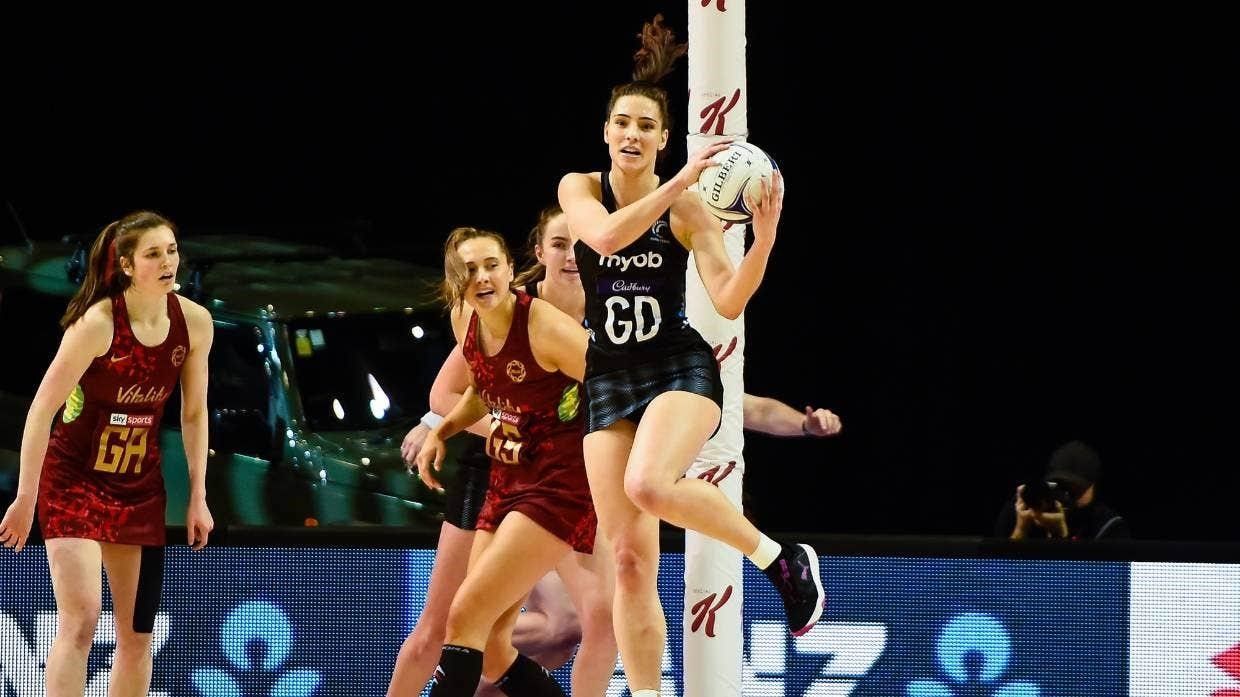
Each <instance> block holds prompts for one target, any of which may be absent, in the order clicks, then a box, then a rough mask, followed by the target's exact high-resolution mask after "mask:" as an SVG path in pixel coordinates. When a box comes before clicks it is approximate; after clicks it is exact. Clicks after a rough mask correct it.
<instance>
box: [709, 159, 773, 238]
mask: <svg viewBox="0 0 1240 697" xmlns="http://www.w3.org/2000/svg"><path fill="white" fill-rule="evenodd" d="M711 159H712V160H714V162H715V164H713V165H711V166H710V167H707V168H706V169H704V170H702V173H701V174H700V175H698V194H699V195H701V197H702V202H703V203H705V204H706V208H707V210H709V211H710V212H711V213H713V214H714V215H715V217H716V218H719V219H720V220H726V221H729V222H733V223H748V222H749V221H751V220H753V211H752V210H751V209H750V207H749V201H750V200H756V199H757V198H758V197H760V196H761V195H762V180H763V179H765V180H766V182H767V186H770V185H771V180H772V175H773V174H774V172H775V170H776V169H778V167H776V166H775V162H774V161H773V160H771V158H770V157H768V156H767V154H766V153H764V152H762V150H760V149H759V148H757V147H755V146H754V145H752V144H750V143H732V144H731V145H729V146H728V147H727V149H726V150H723V151H721V152H719V153H716V154H715V156H714V157H712V158H711Z"/></svg>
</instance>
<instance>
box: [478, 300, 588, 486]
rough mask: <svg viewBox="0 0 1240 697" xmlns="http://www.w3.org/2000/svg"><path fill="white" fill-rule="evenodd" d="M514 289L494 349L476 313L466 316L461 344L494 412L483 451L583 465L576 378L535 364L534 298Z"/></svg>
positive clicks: (501, 457)
mask: <svg viewBox="0 0 1240 697" xmlns="http://www.w3.org/2000/svg"><path fill="white" fill-rule="evenodd" d="M513 295H515V296H516V299H517V301H516V307H515V308H514V310H513V316H512V327H511V328H510V329H509V330H508V337H507V338H506V339H505V340H504V345H503V347H501V348H500V350H499V352H498V353H496V354H495V355H494V356H487V355H485V354H484V353H483V351H482V347H481V345H480V344H479V340H478V332H479V320H478V315H477V313H474V315H473V316H472V317H470V319H469V329H468V330H467V331H466V333H465V340H464V341H463V342H462V344H461V352H462V353H463V354H464V355H465V361H466V362H467V363H468V364H469V370H470V372H471V373H472V374H473V377H474V385H475V386H476V388H477V390H478V396H479V397H481V398H482V401H483V402H484V403H485V404H486V405H487V408H488V409H489V410H490V411H491V416H492V417H493V418H492V421H491V432H490V434H489V436H488V437H487V439H486V452H487V455H488V456H490V457H491V459H492V460H495V461H497V462H499V463H501V464H505V465H528V464H533V463H539V464H542V463H544V462H545V461H547V460H548V459H552V460H555V461H562V462H564V463H565V464H571V465H572V466H578V465H579V466H581V467H584V466H585V464H584V461H583V459H582V454H581V423H582V422H581V409H580V408H579V407H580V403H579V399H578V393H577V382H576V381H575V380H573V379H572V378H570V377H568V376H566V375H564V374H563V373H560V372H547V371H546V370H543V368H542V366H540V365H538V361H536V360H535V359H534V353H533V350H532V349H531V348H530V337H529V314H530V305H531V304H532V303H533V298H532V297H530V295H529V294H528V293H524V292H521V291H514V292H513Z"/></svg>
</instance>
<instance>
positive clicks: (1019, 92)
mask: <svg viewBox="0 0 1240 697" xmlns="http://www.w3.org/2000/svg"><path fill="white" fill-rule="evenodd" d="M807 5H814V6H815V7H812V8H810V9H811V10H813V11H814V12H816V13H819V14H822V17H821V18H820V19H811V18H809V17H807V16H806V15H805V14H804V12H805V11H806V10H805V9H803V6H802V5H801V4H800V3H792V2H787V3H784V2H756V1H753V0H751V2H750V3H749V12H748V15H749V16H748V37H749V59H748V70H749V87H750V102H749V109H750V111H749V126H750V138H751V140H752V141H753V142H754V143H756V144H758V145H759V146H761V147H763V148H765V149H766V150H768V151H769V152H771V153H772V154H773V155H774V156H775V157H776V159H777V160H778V161H779V163H780V165H781V167H782V168H783V170H784V171H785V173H786V175H787V179H788V187H789V194H788V198H787V200H786V205H785V210H784V217H783V222H782V223H781V228H780V229H781V233H780V238H779V242H778V244H777V247H776V251H775V254H774V256H773V259H772V262H771V265H770V267H769V270H768V272H767V277H766V282H765V284H764V286H763V288H762V289H761V291H760V292H759V293H758V295H757V296H756V297H755V298H754V300H753V301H752V302H751V303H750V305H749V312H748V341H749V349H748V355H747V364H748V366H749V368H748V371H747V379H748V385H747V387H748V390H749V391H750V392H752V393H756V394H765V395H772V396H776V397H779V398H781V399H783V400H785V401H788V402H790V403H791V404H793V405H795V406H802V405H804V404H813V405H815V406H826V407H828V408H831V409H832V410H834V411H836V412H837V413H838V414H840V416H841V417H842V419H843V421H844V424H845V426H844V434H843V435H842V436H841V437H839V438H838V439H836V440H833V441H814V442H807V441H802V440H776V439H771V438H765V437H761V436H751V437H750V439H749V441H748V446H747V460H748V462H749V476H748V478H747V479H748V484H747V486H748V489H749V492H750V494H751V495H752V498H753V508H754V511H755V513H756V514H757V516H758V517H759V520H760V522H762V523H763V524H765V525H767V526H769V527H771V528H776V529H803V530H817V531H824V532H891V533H918V534H930V533H964V534H982V533H987V532H989V530H990V528H991V525H992V522H993V520H994V517H995V515H996V513H997V512H998V510H999V508H1000V506H1002V505H1003V504H1004V502H1005V501H1006V500H1007V498H1008V497H1009V496H1010V494H1011V492H1012V489H1013V488H1014V486H1015V485H1016V483H1017V482H1018V481H1020V480H1022V479H1023V478H1025V477H1028V476H1032V475H1034V474H1036V473H1037V472H1039V471H1040V469H1041V467H1042V466H1043V465H1044V463H1045V461H1046V458H1047V456H1048V454H1049V453H1050V451H1051V450H1052V449H1053V448H1054V447H1055V446H1056V445H1058V444H1059V443H1061V442H1063V441H1065V440H1068V439H1070V438H1081V439H1084V440H1085V441H1087V442H1089V443H1091V444H1093V445H1095V446H1096V447H1097V448H1098V449H1099V450H1100V451H1101V453H1102V458H1103V462H1104V472H1105V474H1104V481H1103V485H1102V488H1101V497H1102V498H1103V499H1104V500H1106V501H1108V502H1110V503H1111V504H1112V505H1114V506H1115V507H1116V508H1118V509H1119V510H1120V511H1121V512H1122V513H1125V514H1126V515H1127V516H1128V518H1129V519H1130V520H1131V522H1132V526H1133V528H1134V531H1135V533H1136V535H1137V536H1139V537H1144V538H1164V539H1174V538H1185V539H1189V538H1195V539H1230V538H1235V537H1236V536H1237V533H1238V532H1240V525H1238V524H1237V522H1236V516H1235V514H1234V513H1233V511H1234V509H1235V506H1234V504H1233V498H1234V496H1235V492H1236V484H1237V481H1238V480H1240V476H1238V475H1237V473H1236V470H1237V464H1240V463H1238V461H1237V449H1236V444H1235V438H1234V437H1233V434H1234V433H1235V431H1236V428H1235V426H1234V423H1235V421H1236V417H1237V414H1238V410H1237V408H1236V405H1235V401H1234V400H1235V396H1236V391H1237V387H1238V386H1240V381H1238V380H1237V368H1236V357H1237V355H1238V352H1237V348H1238V347H1237V342H1236V340H1235V339H1233V338H1232V336H1233V334H1234V332H1233V328H1232V326H1231V325H1232V323H1233V322H1234V320H1235V318H1236V317H1237V280H1236V279H1237V275H1236V272H1235V268H1234V267H1235V259H1236V257H1235V255H1234V253H1232V252H1231V249H1232V248H1233V246H1234V245H1233V243H1232V241H1231V239H1230V238H1231V237H1233V236H1234V235H1235V232H1236V230H1237V229H1238V228H1237V221H1236V216H1235V215H1234V208H1235V202H1236V192H1237V184H1240V181H1238V180H1240V177H1238V176H1237V162H1238V160H1237V157H1236V155H1237V148H1236V147H1235V146H1236V135H1235V133H1236V128H1237V124H1240V108H1238V107H1240V103H1238V102H1240V98H1238V96H1237V87H1238V86H1240V85H1238V84H1237V75H1240V72H1238V71H1240V59H1238V53H1237V48H1236V44H1235V40H1234V37H1233V36H1230V35H1228V34H1227V33H1226V32H1225V31H1224V29H1223V26H1224V25H1225V23H1224V22H1223V21H1222V19H1221V18H1220V17H1206V16H1200V17H1192V18H1188V17H1168V16H1152V15H1151V16H1146V17H1140V16H1134V15H1133V14H1132V13H1131V10H1125V12H1126V13H1127V14H1125V15H1124V16H1122V17H1120V16H1105V15H1103V14H1102V12H1099V16H1097V17H1084V16H1082V15H1081V14H1079V11H1077V10H1073V11H1072V12H1070V13H1069V12H1067V11H1066V10H1063V11H1062V12H1063V13H1062V14H1046V15H1041V16H1021V17H1011V18H999V17H994V16H977V15H965V14H962V15H960V16H946V15H943V14H935V15H924V16H916V17H913V16H897V15H895V14H894V13H892V14H891V15H889V16H884V15H883V14H881V11H876V12H875V14H874V15H873V16H867V17H862V16H856V15H850V14H846V13H844V12H842V11H840V10H838V9H835V10H833V9H831V8H830V7H825V8H824V7H818V4H817V3H809V4H807ZM657 10H662V11H664V12H665V13H666V14H667V16H668V23H669V24H670V25H671V26H672V27H674V28H677V29H680V30H681V33H682V35H683V30H684V29H685V27H686V20H685V14H686V7H685V4H684V2H683V1H682V0H674V1H672V2H665V3H662V4H660V3H652V2H625V3H596V2H589V3H587V2H576V3H567V2H565V3H532V4H531V5H530V8H528V9H527V10H526V11H525V12H524V13H522V8H519V7H515V6H504V9H502V10H496V9H495V8H494V7H493V6H491V5H490V4H487V3H481V4H477V3H455V4H453V5H452V6H450V7H443V8H438V9H437V10H436V12H435V14H436V17H432V16H431V15H430V14H429V13H427V14H424V15H422V16H413V17H404V18H403V19H400V20H398V19H396V18H395V17H385V16H378V15H375V16H368V17H361V16H339V15H338V14H323V15H320V16H295V17H294V16H288V17H282V18H280V19H278V20H276V19H273V20H262V21H260V20H257V19H254V18H251V17H229V18H214V19H211V18H202V17H186V18H183V19H180V20H176V21H175V22H174V23H170V24H167V25H162V26H159V27H157V28H153V29H148V28H146V27H138V26H136V25H133V26H116V27H113V26H107V27H101V26H99V25H95V24H93V23H91V22H90V21H81V22H76V23H75V26H77V27H79V28H76V29H72V28H66V27H65V26H57V27H56V28H55V29H54V30H52V29H49V28H48V27H45V26H27V25H24V24H23V23H21V22H12V23H8V26H6V27H5V28H4V29H2V30H0V34H3V35H4V36H3V37H0V38H3V39H5V40H4V42H3V46H4V48H3V49H0V51H3V54H0V57H3V59H4V66H5V67H4V68H3V73H2V75H3V80H4V84H3V92H2V93H0V105H3V108H2V111H3V113H2V114H0V124H3V128H4V132H5V137H4V139H3V147H2V150H0V172H2V175H0V176H2V178H0V182H2V183H3V187H4V191H3V198H4V199H6V200H7V201H9V202H11V203H12V205H13V206H14V207H15V208H16V209H17V211H18V212H19V213H20V215H21V218H22V220H23V221H24V223H25V225H26V227H27V228H28V229H29V231H30V234H31V236H33V237H36V238H47V237H56V236H59V235H62V234H65V233H81V232H90V233H93V232H95V231H97V230H98V229H100V228H101V227H102V226H103V225H104V224H105V223H106V222H108V221H109V220H112V219H114V218H116V217H119V216H120V215H122V214H124V213H125V212H127V211H129V210H132V209H135V208H139V207H151V208H155V209H157V210H160V211H162V212H164V213H165V214H167V215H168V216H170V217H171V218H172V219H173V220H175V221H177V222H178V223H179V225H180V226H181V228H182V233H183V235H193V234H194V233H196V232H206V231H215V230H222V229H231V230H245V231H258V232H265V233H267V234H276V235H284V236H295V237H297V238H299V239H307V240H318V241H326V242H331V243H339V244H341V245H343V246H346V247H349V248H353V249H357V248H364V249H365V250H366V251H368V252H370V253H376V254H388V255H398V256H401V257H407V258H413V259H420V260H423V261H426V262H429V263H438V260H439V258H440V257H439V253H440V252H439V250H440V246H441V243H442V240H443V238H444V236H445V234H446V232H447V231H448V230H449V229H450V228H451V227H453V226H455V225H460V224H471V225H478V226H486V227H492V228H496V229H499V230H501V231H503V232H504V233H505V234H506V235H507V236H508V237H509V240H510V242H512V243H513V244H517V245H519V244H520V243H521V241H522V240H523V239H524V236H525V232H526V231H527V230H528V229H529V226H530V225H531V224H532V222H533V220H534V215H535V212H536V211H537V210H538V209H539V208H540V207H542V206H543V205H545V204H547V203H549V202H551V201H552V200H553V198H554V195H555V187H556V184H557V182H558V180H559V177H560V176H561V175H562V174H563V173H564V172H566V171H570V170H573V171H578V170H591V169H600V168H601V167H604V166H606V150H605V147H604V145H603V143H602V141H601V128H602V123H603V119H604V116H605V115H604V113H603V110H604V107H605V105H606V99H607V95H608V90H609V88H610V87H611V85H612V84H614V83H616V82H620V81H623V80H625V79H627V77H628V71H629V69H630V66H631V63H630V60H629V57H630V55H631V53H632V51H633V50H634V48H635V47H636V41H635V38H634V37H635V34H636V32H637V31H638V29H639V28H640V25H641V22H642V21H643V20H645V19H647V18H648V17H650V16H652V15H653V13H654V12H655V11H657ZM409 11H412V10H409V9H406V14H407V13H408V12H409ZM333 12H335V11H333ZM685 82H686V75H685V70H684V67H683V65H682V66H681V68H680V70H679V72H678V73H676V75H675V76H674V77H673V78H672V80H671V82H670V83H669V87H670V89H671V91H672V94H673V105H674V107H675V109H676V112H677V113H676V116H675V118H676V123H675V124H674V125H673V131H672V137H671V152H670V154H669V158H668V160H667V162H668V163H669V164H670V165H672V166H675V165H676V164H678V163H680V162H683V160H684V138H683V134H684V128H685V118H684V111H685V99H684V96H683V95H684V91H685V89H686V88H685ZM665 169H666V170H667V171H666V174H668V175H670V174H671V173H672V172H673V171H674V170H673V169H672V168H671V167H665ZM6 224H7V221H6ZM4 340H5V341H9V340H11V338H10V337H4ZM38 368H39V369H42V367H41V366H40V367H38ZM7 369H18V370H29V369H32V367H30V366H17V367H14V366H8V367H7Z"/></svg>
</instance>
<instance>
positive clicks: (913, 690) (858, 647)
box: [0, 546, 1240, 697]
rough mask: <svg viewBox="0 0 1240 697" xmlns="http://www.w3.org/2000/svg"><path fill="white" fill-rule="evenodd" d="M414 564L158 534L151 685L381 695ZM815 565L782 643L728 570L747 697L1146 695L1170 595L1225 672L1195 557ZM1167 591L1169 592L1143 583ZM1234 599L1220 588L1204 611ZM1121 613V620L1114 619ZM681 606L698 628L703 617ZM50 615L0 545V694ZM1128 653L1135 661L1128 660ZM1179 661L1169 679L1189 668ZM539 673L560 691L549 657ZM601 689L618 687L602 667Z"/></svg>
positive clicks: (94, 664)
mask: <svg viewBox="0 0 1240 697" xmlns="http://www.w3.org/2000/svg"><path fill="white" fill-rule="evenodd" d="M432 561H433V555H432V553H431V552H430V551H429V550H365V549H321V548H316V549H266V548H262V549H260V548H216V549H208V550H206V551H203V552H200V553H190V552H188V551H187V550H185V549H184V548H170V550H169V554H168V568H167V572H166V575H165V581H164V595H163V604H162V609H161V612H160V615H159V618H158V620H157V623H156V627H155V634H154V645H155V646H154V648H155V662H154V665H155V676H154V681H153V684H152V689H151V694H152V695H156V696H158V697H225V696H227V697H231V696H234V695H235V696H243V697H250V696H254V697H258V696H261V697H269V696H276V695H282V696H286V697H295V696H300V695H317V696H322V697H327V696H331V695H340V696H345V695H348V696H349V697H358V696H366V695H382V694H383V693H384V691H385V689H386V686H387V681H388V677H389V675H390V671H391V665H392V661H393V658H394V657H395V655H396V652H397V650H398V648H399V646H400V642H401V641H402V640H403V639H404V636H405V634H406V633H407V632H408V631H409V630H410V628H411V627H412V626H413V623H414V621H416V618H417V616H418V614H419V613H420V612H421V608H422V605H423V602H424V599H425V588H426V583H427V581H428V579H429V575H430V569H431V565H432ZM822 565H823V572H824V573H823V576H824V580H825V583H826V587H827V590H828V608H827V612H826V614H825V615H824V617H823V620H822V622H821V623H820V624H819V625H818V626H817V627H816V628H815V629H814V630H813V631H811V632H809V633H808V634H806V635H804V636H802V637H798V638H795V639H794V638H793V637H791V636H789V635H788V632H787V629H786V628H785V627H784V622H783V619H782V610H781V606H780V604H779V599H778V597H777V596H776V594H775V593H774V591H773V590H772V589H771V588H770V587H769V585H768V584H767V582H766V581H765V579H764V578H763V577H762V576H761V575H760V574H759V573H758V572H757V571H755V570H753V569H751V568H747V569H746V571H745V611H744V627H745V656H744V694H745V695H746V697H751V696H758V697H760V696H764V695H780V696H784V695H787V696H791V697H824V696H839V695H856V696H858V697H870V696H873V697H877V696H880V695H881V696H883V697H891V696H902V697H944V696H947V695H961V696H966V695H967V696H973V695H986V696H988V697H990V696H993V697H1030V696H1033V695H1038V696H1046V697H1050V696H1063V697H1069V696H1077V695H1091V696H1094V697H1109V696H1112V695H1126V694H1155V693H1157V687H1152V686H1146V687H1142V685H1136V684H1134V685H1133V686H1131V687H1130V685H1129V681H1130V678H1134V679H1135V678H1136V676H1140V681H1156V680H1158V679H1159V675H1160V670H1159V669H1158V666H1157V665H1154V664H1153V662H1154V661H1156V660H1160V659H1158V656H1159V655H1160V654H1159V652H1158V647H1157V646H1156V645H1155V644H1157V643H1158V642H1165V641H1167V639H1166V637H1167V633H1172V634H1173V633H1174V628H1173V627H1171V626H1169V625H1173V624H1175V622H1176V621H1177V619H1176V617H1177V612H1178V610H1177V608H1180V607H1182V608H1187V609H1188V610H1186V611H1189V610H1191V613H1192V621H1193V623H1194V626H1197V627H1202V628H1209V627H1212V626H1213V627H1217V628H1219V632H1218V637H1217V638H1216V639H1210V641H1209V642H1208V643H1203V648H1202V650H1201V651H1198V652H1197V653H1198V654H1200V655H1201V656H1203V657H1204V658H1202V659H1200V660H1197V659H1194V660H1197V662H1196V663H1192V664H1189V663H1186V664H1185V665H1191V666H1196V667H1193V668H1192V670H1193V671H1196V672H1197V673H1200V674H1203V675H1204V674H1205V673H1210V672H1211V671H1213V672H1212V673H1210V676H1209V678H1210V680H1211V681H1212V682H1210V683H1208V684H1210V685H1211V686H1212V687H1213V688H1225V687H1226V686H1232V685H1234V684H1235V682H1234V681H1233V678H1232V675H1231V673H1232V672H1234V671H1235V668H1234V667H1232V666H1233V663H1234V661H1233V659H1232V656H1233V655H1234V654H1235V653H1236V652H1235V651H1234V650H1231V649H1230V647H1233V646H1236V645H1238V644H1240V637H1238V636H1234V635H1235V632H1234V631H1232V630H1234V629H1235V627H1236V626H1240V625H1236V624H1235V621H1234V619H1235V618H1234V616H1229V617H1227V618H1221V617H1220V618H1219V620H1218V621H1214V620H1212V619H1211V613H1212V611H1211V608H1212V607H1214V605H1215V604H1216V599H1218V598H1220V595H1219V594H1220V589H1227V588H1231V589H1233V590H1232V591H1229V592H1230V593H1231V596H1234V595H1235V593H1234V587H1233V585H1232V584H1234V582H1235V579H1236V578H1237V576H1236V568H1235V567H1227V566H1225V565H1198V566H1195V567H1193V569H1194V573H1193V574H1191V575H1189V574H1183V573H1180V572H1179V571H1176V572H1175V573H1161V572H1160V571H1159V568H1160V567H1161V566H1162V565H1160V564H1145V565H1136V566H1138V567H1139V568H1141V569H1143V571H1142V574H1143V575H1142V579H1143V580H1142V582H1141V584H1136V585H1138V586H1139V587H1140V588H1142V589H1147V590H1142V591H1141V593H1142V595H1141V596H1140V597H1141V600H1140V603H1137V601H1136V599H1135V598H1133V597H1132V595H1133V593H1134V591H1133V590H1132V588H1133V587H1134V584H1135V582H1134V581H1133V580H1132V578H1131V576H1132V573H1133V572H1132V571H1131V569H1132V568H1133V567H1134V565H1131V564H1128V563H1122V562H1079V561H1014V560H980V559H932V558H918V559H912V558H909V559H902V558H862V557H828V558H824V560H823V562H822ZM1167 566H1168V568H1171V567H1173V565H1167ZM1177 568H1178V567H1177ZM1220 574H1221V576H1219V575H1220ZM682 575H683V558H682V556H681V555H679V554H665V555H664V558H663V566H662V568H661V574H660V585H659V588H660V593H661V595H662V597H663V601H664V607H665V608H666V610H667V616H668V651H667V654H666V656H665V659H664V663H663V672H664V682H663V690H664V697H673V696H679V695H681V694H682V693H683V681H682V676H681V672H682V671H681V661H680V651H681V643H682V637H681V627H682V623H681V617H680V607H681V600H680V598H681V593H682V581H681V579H682ZM1214 576H1219V578H1217V579H1216V578H1214ZM1162 579H1166V580H1165V581H1164V580H1162ZM1169 587H1174V588H1175V590H1176V593H1177V594H1178V596H1179V598H1180V600H1178V601H1175V602H1172V601H1171V600H1170V599H1167V598H1166V596H1165V593H1164V591H1162V590H1159V589H1160V588H1162V589H1166V588H1169ZM1148 589H1152V590H1148ZM1231 596H1226V597H1231ZM104 598H105V605H104V610H105V612H104V617H102V618H101V621H100V625H99V629H98V633H97V636H96V644H95V647H94V649H93V651H92V654H91V661H90V665H89V677H88V680H89V687H88V690H87V694H90V695H100V696H101V697H102V695H104V694H105V681H106V675H107V668H108V665H109V663H110V657H111V651H112V648H113V646H112V644H113V642H114V638H113V636H112V628H111V621H112V620H111V613H110V607H111V606H110V602H108V600H107V593H106V592H105V593H104ZM1160 599H1161V600H1160ZM1138 605H1139V607H1138ZM1134 607H1135V608H1136V609H1130V608H1134ZM1235 608H1236V604H1235V603H1234V602H1231V601H1228V602H1225V603H1223V604H1222V606H1220V608H1219V609H1220V612H1222V613H1223V614H1227V613H1232V614H1234V612H1235ZM709 611H710V610H709V608H703V610H702V612H703V613H706V614H708V613H709ZM1138 612H1139V613H1140V614H1139V617H1140V618H1141V622H1142V624H1141V625H1140V626H1137V625H1133V620H1132V619H1130V618H1131V617H1136V616H1137V615H1135V614H1134V613H1138ZM690 619H691V622H690V625H691V626H692V625H693V624H695V623H696V624H697V625H698V626H699V627H703V626H705V625H706V623H707V622H708V620H709V617H707V616H703V617H700V618H699V617H694V618H690ZM1130 625H1131V626H1130ZM55 626H56V617H55V604H54V602H53V597H52V590H51V583H50V581H49V578H48V572H47V566H46V559H45V556H44V551H43V549H42V548H41V547H37V546H36V547H31V548H29V549H27V550H26V551H24V552H22V553H21V554H19V555H14V554H12V553H11V552H7V551H2V552H0V695H2V696H3V697H35V696H36V695H41V694H42V692H43V689H42V681H43V677H42V671H43V663H44V661H45V659H46V656H47V651H48V648H49V646H50V644H51V640H52V637H53V636H54V634H55ZM1224 630H1226V631H1224ZM1203 631H1204V630H1203ZM1224 635H1226V636H1224ZM1160 636H1161V637H1162V638H1161V639H1159V638H1158V637H1160ZM1185 641H1187V639H1185ZM1134 642H1140V643H1141V644H1142V645H1141V646H1140V647H1136V649H1135V651H1136V652H1137V653H1131V652H1130V646H1132V644H1133V643H1134ZM1146 644H1149V646H1146ZM1229 650H1230V653H1229ZM1141 652H1144V653H1141ZM1130 655H1146V656H1147V659H1145V660H1146V662H1148V663H1150V665H1148V666H1146V665H1142V666H1133V667H1131V668H1130V665H1129V664H1130ZM1211 661H1213V662H1211ZM1188 670H1189V669H1188V668H1185V669H1184V670H1183V671H1181V673H1182V675H1183V679H1184V682H1185V683H1186V684H1190V683H1193V682H1195V681H1196V679H1195V678H1193V677H1192V675H1191V674H1190V673H1188ZM556 675H557V677H558V678H560V679H561V681H562V682H563V683H564V684H565V685H566V686H567V676H568V669H567V668H564V669H561V670H559V671H557V672H556ZM1163 675H1164V677H1165V674H1163ZM1142 684H1143V683H1142ZM609 694H611V695H618V696H622V695H625V694H627V691H626V690H625V687H624V678H623V674H622V673H621V672H620V669H619V668H617V672H616V675H615V677H614V678H613V680H612V687H611V689H610V690H609ZM1202 694H1210V691H1209V690H1207V691H1206V692H1202ZM1225 694H1231V693H1225Z"/></svg>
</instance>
